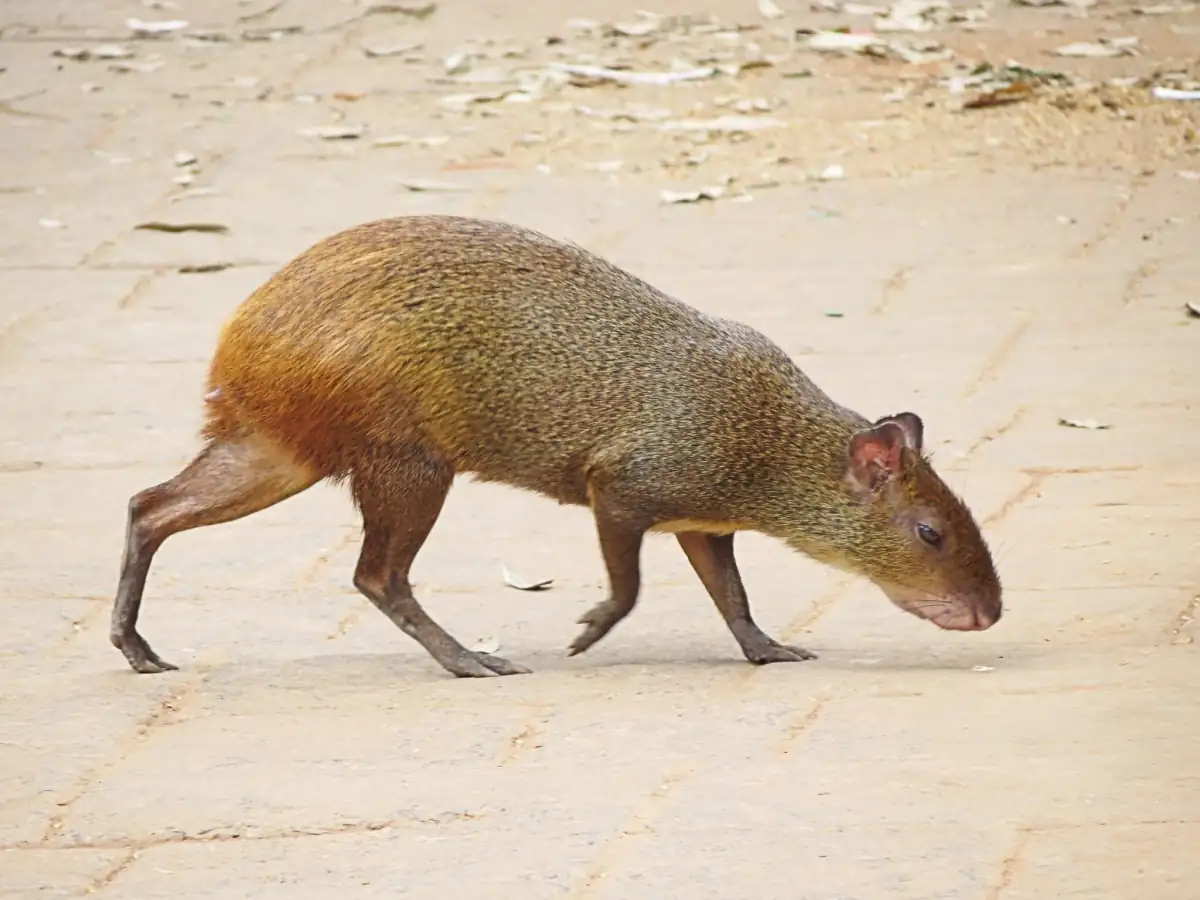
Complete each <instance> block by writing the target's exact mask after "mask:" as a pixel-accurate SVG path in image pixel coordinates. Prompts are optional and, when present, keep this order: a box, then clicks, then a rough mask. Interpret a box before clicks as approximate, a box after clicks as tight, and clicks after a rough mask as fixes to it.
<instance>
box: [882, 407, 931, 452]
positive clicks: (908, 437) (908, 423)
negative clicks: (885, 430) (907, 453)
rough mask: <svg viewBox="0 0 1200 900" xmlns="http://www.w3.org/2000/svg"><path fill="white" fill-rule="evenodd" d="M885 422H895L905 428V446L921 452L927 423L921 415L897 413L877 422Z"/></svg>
mask: <svg viewBox="0 0 1200 900" xmlns="http://www.w3.org/2000/svg"><path fill="white" fill-rule="evenodd" d="M885 422H895V423H896V424H897V425H899V426H900V427H901V428H902V429H904V444H905V446H906V447H908V449H909V450H911V451H913V453H920V452H921V447H922V446H923V445H924V442H925V423H924V422H922V421H921V417H920V416H918V415H917V414H916V413H913V412H902V413H896V414H895V415H894V416H884V417H883V418H882V419H880V420H879V421H877V422H876V423H875V424H876V425H882V424H884V423H885Z"/></svg>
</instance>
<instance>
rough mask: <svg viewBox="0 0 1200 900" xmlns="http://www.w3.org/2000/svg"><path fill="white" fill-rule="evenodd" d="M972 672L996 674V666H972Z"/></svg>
mask: <svg viewBox="0 0 1200 900" xmlns="http://www.w3.org/2000/svg"><path fill="white" fill-rule="evenodd" d="M971 671H972V672H995V671H996V667H995V666H971Z"/></svg>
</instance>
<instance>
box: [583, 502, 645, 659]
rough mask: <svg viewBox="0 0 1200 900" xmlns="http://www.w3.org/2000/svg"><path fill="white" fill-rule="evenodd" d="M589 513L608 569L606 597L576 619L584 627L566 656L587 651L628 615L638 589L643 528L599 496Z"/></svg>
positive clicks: (636, 597)
mask: <svg viewBox="0 0 1200 900" xmlns="http://www.w3.org/2000/svg"><path fill="white" fill-rule="evenodd" d="M592 511H593V513H594V514H595V517H596V532H597V534H598V536H599V538H600V552H601V553H602V554H603V556H604V565H605V568H607V570H608V582H609V594H608V599H607V600H605V601H604V602H603V603H598V604H596V605H595V606H593V607H592V608H591V609H590V610H588V611H587V612H586V613H585V614H584V615H583V617H582V618H580V619H579V622H578V624H580V625H586V626H587V627H586V628H584V630H583V633H582V634H580V635H579V637H577V638H575V640H574V642H572V644H571V646H570V649H569V650H568V651H567V655H568V656H575V655H577V654H579V653H582V652H583V651H584V650H586V649H588V647H590V646H592V644H594V643H596V641H598V640H600V638H602V637H604V636H605V635H606V634H608V633H609V632H610V631H611V630H612V628H613V626H614V625H616V624H617V623H618V622H620V621H621V620H622V619H623V618H625V617H626V616H627V615H629V613H630V612H631V611H632V610H633V607H634V605H635V604H636V603H637V599H638V591H639V589H640V588H641V577H642V576H641V559H640V557H641V552H642V538H643V536H644V535H645V533H646V529H645V528H644V527H643V526H642V525H641V524H640V523H635V522H632V521H630V519H629V518H628V517H626V516H622V515H620V514H619V512H617V511H616V510H614V509H613V508H612V507H611V506H610V505H609V503H608V501H607V500H605V498H604V497H603V496H601V495H593V499H592Z"/></svg>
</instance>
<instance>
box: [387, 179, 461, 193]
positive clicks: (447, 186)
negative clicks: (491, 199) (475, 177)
mask: <svg viewBox="0 0 1200 900" xmlns="http://www.w3.org/2000/svg"><path fill="white" fill-rule="evenodd" d="M396 183H397V184H398V185H400V187H402V188H404V189H405V190H409V191H412V192H414V193H418V192H433V191H465V190H466V188H465V187H463V186H462V185H459V184H455V183H454V182H452V181H435V180H433V179H431V178H405V179H401V180H400V181H397V182H396Z"/></svg>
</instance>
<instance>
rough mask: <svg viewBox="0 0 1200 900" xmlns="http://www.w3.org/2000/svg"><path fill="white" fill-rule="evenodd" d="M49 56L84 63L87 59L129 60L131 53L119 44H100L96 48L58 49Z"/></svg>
mask: <svg viewBox="0 0 1200 900" xmlns="http://www.w3.org/2000/svg"><path fill="white" fill-rule="evenodd" d="M50 55H51V56H57V57H60V58H62V59H74V60H77V61H79V62H84V61H86V60H89V59H130V58H131V57H132V56H133V51H132V50H130V49H129V48H128V47H122V46H121V45H120V44H100V45H99V46H96V47H90V48H89V47H60V48H59V49H57V50H55V51H53V52H52V53H51V54H50Z"/></svg>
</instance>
